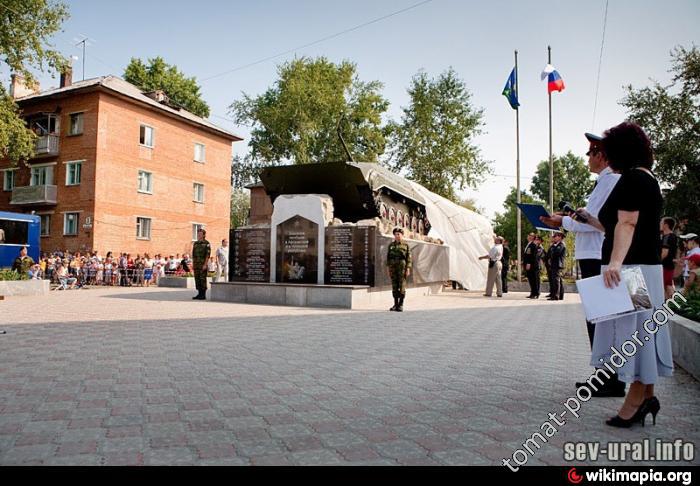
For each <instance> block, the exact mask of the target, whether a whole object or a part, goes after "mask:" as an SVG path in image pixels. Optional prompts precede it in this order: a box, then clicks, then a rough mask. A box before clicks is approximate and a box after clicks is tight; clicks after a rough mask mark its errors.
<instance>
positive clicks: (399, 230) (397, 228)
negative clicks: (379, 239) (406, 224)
mask: <svg viewBox="0 0 700 486" xmlns="http://www.w3.org/2000/svg"><path fill="white" fill-rule="evenodd" d="M391 233H392V234H394V235H395V234H396V233H401V234H403V228H399V227H398V226H397V227H396V228H394V231H392V232H391Z"/></svg>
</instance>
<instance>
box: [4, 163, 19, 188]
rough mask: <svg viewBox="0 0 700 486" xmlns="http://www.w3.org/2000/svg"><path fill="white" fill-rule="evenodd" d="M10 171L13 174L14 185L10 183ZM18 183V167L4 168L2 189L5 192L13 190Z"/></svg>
mask: <svg viewBox="0 0 700 486" xmlns="http://www.w3.org/2000/svg"><path fill="white" fill-rule="evenodd" d="M8 173H11V174H12V185H10V184H8V181H9V180H10V178H9V176H8ZM16 185H17V168H14V169H3V170H2V190H3V191H5V192H12V189H14V188H15V186H16Z"/></svg>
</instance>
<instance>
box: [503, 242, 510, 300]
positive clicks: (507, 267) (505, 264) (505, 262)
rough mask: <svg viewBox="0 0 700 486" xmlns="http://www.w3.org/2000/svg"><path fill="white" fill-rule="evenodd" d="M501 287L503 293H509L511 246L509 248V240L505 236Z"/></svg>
mask: <svg viewBox="0 0 700 486" xmlns="http://www.w3.org/2000/svg"><path fill="white" fill-rule="evenodd" d="M501 264H502V267H501V287H502V289H503V293H504V294H507V293H508V270H510V248H508V240H506V239H505V238H503V257H502V258H501Z"/></svg>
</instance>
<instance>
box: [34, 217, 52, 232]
mask: <svg viewBox="0 0 700 486" xmlns="http://www.w3.org/2000/svg"><path fill="white" fill-rule="evenodd" d="M37 216H39V217H40V218H41V219H40V220H39V221H40V222H39V228H40V230H39V236H40V237H42V238H45V237H47V236H51V214H50V213H37ZM44 218H46V219H48V224H46V225H45V224H43V220H44ZM44 230H46V232H44Z"/></svg>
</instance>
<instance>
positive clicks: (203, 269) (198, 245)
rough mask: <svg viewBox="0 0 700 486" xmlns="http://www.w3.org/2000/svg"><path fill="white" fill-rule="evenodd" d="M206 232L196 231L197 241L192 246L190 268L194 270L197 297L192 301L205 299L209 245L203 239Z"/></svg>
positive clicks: (209, 254) (209, 253)
mask: <svg viewBox="0 0 700 486" xmlns="http://www.w3.org/2000/svg"><path fill="white" fill-rule="evenodd" d="M206 236H207V232H206V230H204V229H200V230H198V231H197V241H195V242H194V245H192V267H193V269H194V283H195V287H196V288H197V295H196V296H194V297H192V299H193V300H205V299H206V298H207V274H208V272H209V257H210V256H211V245H210V244H209V242H208V241H207V240H206V239H205V237H206Z"/></svg>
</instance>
